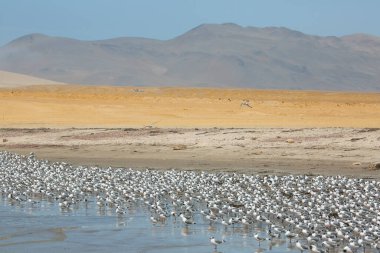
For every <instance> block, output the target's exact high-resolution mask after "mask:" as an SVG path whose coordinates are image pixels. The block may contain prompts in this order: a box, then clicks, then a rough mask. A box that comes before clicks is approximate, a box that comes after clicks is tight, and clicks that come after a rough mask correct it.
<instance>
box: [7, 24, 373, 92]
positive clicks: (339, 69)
mask: <svg viewBox="0 0 380 253" xmlns="http://www.w3.org/2000/svg"><path fill="white" fill-rule="evenodd" d="M0 70H5V71H12V72H17V73H23V74H29V75H33V76H36V77H40V78H46V79H50V80H54V81H58V82H65V83H78V84H112V85H149V86H206V87H250V88H265V89H313V90H356V91H380V38H379V37H375V36H370V35H364V34H355V35H350V36H343V37H320V36H311V35H306V34H303V33H301V32H297V31H293V30H289V29H286V28H277V27H269V28H255V27H241V26H238V25H235V24H222V25H213V24H205V25H201V26H198V27H196V28H194V29H192V30H190V31H188V32H186V33H185V34H183V35H181V36H178V37H176V38H173V39H171V40H166V41H161V40H154V39H145V38H131V37H125V38H115V39H109V40H101V41H80V40H75V39H69V38H60V37H50V36H46V35H42V34H30V35H26V36H23V37H21V38H18V39H16V40H14V41H12V42H10V43H9V44H7V45H5V46H3V47H1V48H0Z"/></svg>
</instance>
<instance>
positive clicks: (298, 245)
mask: <svg viewBox="0 0 380 253" xmlns="http://www.w3.org/2000/svg"><path fill="white" fill-rule="evenodd" d="M296 247H297V249H299V250H300V251H301V253H303V251H304V250H307V249H308V247H307V246H306V245H303V244H301V243H300V242H299V241H297V242H296Z"/></svg>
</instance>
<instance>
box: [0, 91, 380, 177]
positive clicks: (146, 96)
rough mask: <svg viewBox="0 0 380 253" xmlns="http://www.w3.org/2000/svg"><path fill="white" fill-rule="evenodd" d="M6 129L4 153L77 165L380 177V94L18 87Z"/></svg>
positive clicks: (0, 109) (1, 117)
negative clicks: (378, 166)
mask: <svg viewBox="0 0 380 253" xmlns="http://www.w3.org/2000/svg"><path fill="white" fill-rule="evenodd" d="M246 100H249V102H248V103H247V104H248V105H250V106H251V107H249V106H247V105H244V103H243V105H242V102H244V101H246ZM0 127H1V128H2V129H0V150H9V151H14V152H19V153H22V154H27V153H29V152H35V153H36V154H37V156H38V157H40V158H44V159H49V160H51V161H67V162H71V163H74V164H76V165H80V164H83V165H102V166H116V167H118V166H121V167H134V168H158V169H160V168H161V169H168V168H176V169H202V170H209V171H230V172H232V171H235V172H245V173H266V174H268V173H276V174H287V173H306V174H323V175H338V174H344V175H348V176H355V177H372V178H379V174H380V173H379V170H377V169H375V168H374V167H373V166H372V164H374V163H376V162H379V160H380V156H379V154H380V130H379V129H377V128H380V94H379V93H338V92H307V91H270V90H266V91H263V90H244V89H235V90H234V89H203V88H186V89H185V88H136V87H98V86H97V87H92V86H66V85H65V86H33V87H22V88H14V87H13V88H3V89H0ZM72 127H75V128H72ZM232 127H233V128H232ZM15 128H18V129H15ZM22 128H29V129H22ZM1 141H2V142H1Z"/></svg>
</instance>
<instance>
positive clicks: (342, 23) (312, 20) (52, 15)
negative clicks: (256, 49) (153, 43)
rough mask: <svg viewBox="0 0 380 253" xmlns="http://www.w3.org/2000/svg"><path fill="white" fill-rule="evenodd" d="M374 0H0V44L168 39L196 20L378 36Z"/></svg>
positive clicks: (378, 3)
mask: <svg viewBox="0 0 380 253" xmlns="http://www.w3.org/2000/svg"><path fill="white" fill-rule="evenodd" d="M379 12H380V0H261V1H259V0H0V45H3V44H5V43H7V42H9V41H10V40H13V39H15V38H17V37H19V36H22V35H25V34H28V33H44V34H47V35H54V36H64V37H71V38H77V39H83V40H95V39H107V38H113V37H123V36H136V37H147V38H155V39H170V38H173V37H175V36H177V35H180V34H182V33H184V32H186V31H187V30H189V29H191V28H193V27H195V26H197V25H199V24H202V23H229V22H232V23H237V24H239V25H243V26H257V27H264V26H284V27H288V28H290V29H294V30H298V31H301V32H304V33H308V34H315V35H336V36H341V35H346V34H351V33H369V34H373V35H377V36H380V15H379Z"/></svg>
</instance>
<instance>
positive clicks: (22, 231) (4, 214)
mask: <svg viewBox="0 0 380 253" xmlns="http://www.w3.org/2000/svg"><path fill="white" fill-rule="evenodd" d="M127 210H128V211H127V213H126V214H124V215H122V216H120V215H116V214H115V212H114V210H112V209H110V208H109V209H106V208H102V209H99V207H97V206H96V204H95V202H93V201H90V202H89V203H86V204H84V203H82V204H80V205H78V206H75V207H74V208H72V209H70V210H61V208H60V207H59V206H58V204H57V203H55V202H49V201H46V200H39V201H37V202H35V203H29V202H25V203H15V202H10V201H9V200H8V199H6V198H1V199H0V218H1V223H0V252H52V250H54V253H59V252H147V253H148V252H149V253H153V252H186V253H188V252H215V250H214V247H213V246H212V245H211V244H210V242H209V237H210V236H214V237H216V238H217V239H224V240H226V243H224V244H223V245H220V246H219V247H218V249H217V252H273V253H276V252H299V251H298V250H297V249H295V248H294V243H293V244H289V242H288V241H287V240H285V239H283V238H281V239H277V240H275V241H271V242H269V241H266V242H262V243H261V245H260V246H259V245H258V243H257V242H256V240H255V239H254V238H253V234H254V233H256V232H260V231H262V227H263V225H262V224H255V225H253V226H251V227H249V228H248V227H245V226H244V225H236V226H229V227H228V228H225V227H224V226H223V225H222V224H211V225H210V222H209V221H206V220H204V219H203V217H202V215H201V214H198V215H196V217H195V218H196V220H195V221H196V224H193V225H188V226H185V225H183V223H182V222H181V221H180V220H179V219H177V220H176V219H174V218H172V217H169V218H168V219H167V220H166V221H165V222H163V223H157V224H152V223H151V221H150V219H149V217H150V214H149V212H148V210H146V209H144V207H143V205H138V206H130V207H129V208H128V209H127Z"/></svg>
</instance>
